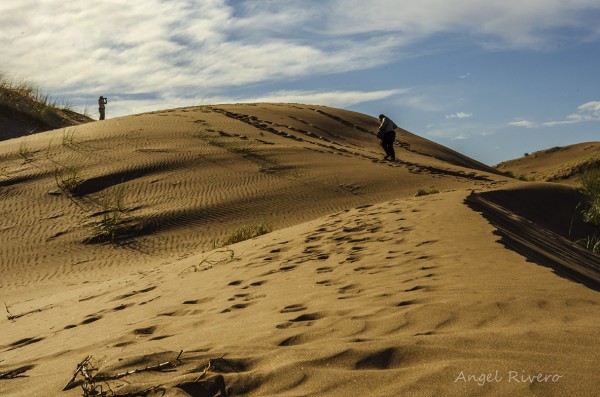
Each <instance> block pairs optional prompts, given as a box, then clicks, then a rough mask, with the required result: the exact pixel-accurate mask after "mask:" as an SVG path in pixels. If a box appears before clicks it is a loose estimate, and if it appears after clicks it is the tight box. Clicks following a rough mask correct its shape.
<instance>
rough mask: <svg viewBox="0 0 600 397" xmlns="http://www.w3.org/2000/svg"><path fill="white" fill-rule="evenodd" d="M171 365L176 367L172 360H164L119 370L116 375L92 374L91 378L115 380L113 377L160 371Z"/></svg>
mask: <svg viewBox="0 0 600 397" xmlns="http://www.w3.org/2000/svg"><path fill="white" fill-rule="evenodd" d="M173 367H176V365H175V364H174V363H173V362H172V361H166V362H164V363H160V364H156V365H151V366H148V367H144V368H136V369H132V370H131V371H127V372H121V373H120V374H116V375H100V376H93V378H94V380H98V381H105V380H115V379H121V378H124V377H126V376H128V375H133V374H137V373H140V372H145V371H160V370H163V369H165V368H173Z"/></svg>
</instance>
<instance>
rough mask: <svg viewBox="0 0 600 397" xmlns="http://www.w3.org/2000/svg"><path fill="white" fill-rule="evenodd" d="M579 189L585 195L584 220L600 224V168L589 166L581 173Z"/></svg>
mask: <svg viewBox="0 0 600 397" xmlns="http://www.w3.org/2000/svg"><path fill="white" fill-rule="evenodd" d="M579 191H580V192H581V194H583V196H584V197H585V207H584V210H583V211H582V214H583V220H584V221H585V222H588V223H592V224H594V225H596V226H600V168H589V169H587V170H586V171H584V172H583V173H582V174H581V176H580V177H579Z"/></svg>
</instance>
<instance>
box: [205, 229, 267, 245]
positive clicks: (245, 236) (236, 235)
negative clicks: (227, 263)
mask: <svg viewBox="0 0 600 397" xmlns="http://www.w3.org/2000/svg"><path fill="white" fill-rule="evenodd" d="M269 231H270V230H269V228H268V227H267V226H265V225H264V224H262V223H261V224H259V225H255V226H242V227H240V228H237V229H236V230H234V231H232V232H230V233H229V234H228V235H227V237H225V239H223V241H221V242H215V243H214V244H213V245H214V246H215V247H224V246H227V245H231V244H235V243H239V242H240V241H245V240H249V239H251V238H254V237H258V236H262V235H263V234H267V233H269Z"/></svg>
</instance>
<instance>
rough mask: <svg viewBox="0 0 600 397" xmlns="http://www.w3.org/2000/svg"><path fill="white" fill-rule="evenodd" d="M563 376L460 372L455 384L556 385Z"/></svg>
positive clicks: (510, 372)
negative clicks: (535, 383) (536, 383)
mask: <svg viewBox="0 0 600 397" xmlns="http://www.w3.org/2000/svg"><path fill="white" fill-rule="evenodd" d="M562 377H563V375H559V374H542V373H537V374H532V373H526V372H525V371H508V372H500V370H496V371H495V372H490V373H481V374H468V373H465V371H460V373H459V374H458V376H457V377H456V378H455V379H454V383H458V382H464V383H476V384H477V385H479V386H483V385H485V384H486V383H499V382H508V383H534V382H538V383H556V382H558V381H560V379H561V378H562Z"/></svg>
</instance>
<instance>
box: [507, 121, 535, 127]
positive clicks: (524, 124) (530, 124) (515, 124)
mask: <svg viewBox="0 0 600 397" xmlns="http://www.w3.org/2000/svg"><path fill="white" fill-rule="evenodd" d="M508 125H512V126H513V127H522V128H536V127H537V126H538V125H537V124H536V123H534V122H533V121H529V120H516V121H511V122H510V123H508Z"/></svg>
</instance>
